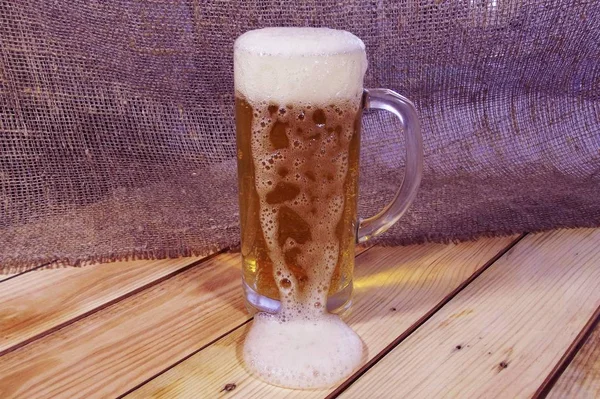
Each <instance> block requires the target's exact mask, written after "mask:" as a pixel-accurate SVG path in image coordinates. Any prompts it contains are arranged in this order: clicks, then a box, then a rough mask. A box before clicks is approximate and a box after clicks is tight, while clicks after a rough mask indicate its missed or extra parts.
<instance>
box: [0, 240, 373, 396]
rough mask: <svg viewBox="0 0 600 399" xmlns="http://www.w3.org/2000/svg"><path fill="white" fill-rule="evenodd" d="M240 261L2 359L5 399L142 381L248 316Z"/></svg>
mask: <svg viewBox="0 0 600 399" xmlns="http://www.w3.org/2000/svg"><path fill="white" fill-rule="evenodd" d="M366 249H367V248H364V247H361V248H357V251H356V252H357V254H360V253H362V252H364V251H365V250H366ZM188 262H191V260H188ZM148 263H149V261H146V262H145V263H142V264H141V265H140V266H143V265H144V264H145V265H146V266H147V265H148ZM240 264H241V261H240V259H239V254H221V255H218V256H216V257H214V258H212V259H209V260H206V262H205V263H203V264H202V265H197V266H194V267H191V268H188V269H186V270H185V271H183V272H181V273H178V274H176V275H174V276H172V277H171V278H169V279H165V280H164V281H161V282H160V283H158V284H155V285H153V286H151V287H150V288H148V289H145V290H143V291H140V292H137V293H135V294H134V295H130V296H128V297H127V298H125V299H122V300H121V301H119V302H116V303H114V304H111V305H110V306H107V307H105V308H103V309H101V310H99V311H97V312H95V313H93V314H91V315H89V316H87V317H85V318H83V319H81V320H78V321H76V322H74V323H72V324H70V325H68V326H66V327H64V328H61V329H60V330H58V331H55V332H52V333H51V334H49V335H46V336H44V337H42V338H40V339H38V340H36V341H34V342H31V343H29V344H28V345H26V346H23V347H21V348H18V349H16V350H14V351H11V352H9V353H7V354H5V355H4V356H1V357H0V398H2V399H4V398H10V397H25V398H33V397H35V398H45V397H57V396H58V397H69V398H70V397H75V396H76V397H86V398H95V397H97V398H105V397H114V396H117V395H119V394H122V393H124V392H126V391H128V390H129V389H131V388H133V387H135V386H137V385H139V384H141V383H143V382H144V381H146V380H147V379H149V378H151V377H153V376H154V375H156V374H157V373H160V372H162V371H163V370H164V369H165V368H166V367H169V366H170V365H172V364H174V363H175V362H177V361H180V360H181V359H182V358H185V357H186V356H189V355H190V354H191V353H194V351H197V350H198V349H200V348H202V347H203V346H204V345H206V344H208V343H210V342H211V341H213V340H215V339H217V338H219V337H220V336H221V335H223V334H225V333H227V332H229V331H230V330H231V329H234V328H236V327H239V326H240V325H242V324H243V323H245V322H247V321H248V320H249V319H250V316H249V315H248V313H247V311H246V309H245V305H244V302H243V297H242V290H241V283H240V277H241V273H240ZM65 270H66V269H65ZM65 270H62V269H61V270H53V271H52V272H56V271H58V272H61V273H67V272H66V271H65ZM81 270H83V269H81ZM141 272H143V267H142V268H141V269H140V270H138V273H141ZM141 274H142V275H141V276H140V275H138V277H140V278H142V277H143V276H144V275H143V273H141ZM49 276H50V275H49ZM132 277H133V280H135V277H136V275H134V276H132ZM121 278H123V276H121ZM41 280H42V281H40V282H39V283H38V285H37V287H38V289H39V290H41V291H40V293H41V294H43V296H42V297H41V298H40V297H39V296H38V298H32V300H31V306H30V307H31V308H34V307H35V304H36V303H38V304H39V303H40V301H41V300H42V299H45V298H47V297H48V293H47V292H45V290H48V289H50V290H52V289H55V288H53V287H54V285H52V284H49V286H48V285H44V286H43V287H40V284H42V283H43V280H44V279H41ZM10 281H12V280H10ZM10 281H9V282H10ZM57 281H61V284H65V282H64V279H58V280H57ZM77 281H79V283H80V284H81V283H84V281H85V280H77ZM99 281H100V282H101V283H102V284H105V285H107V286H108V288H109V290H114V289H115V285H118V284H120V278H119V277H118V276H113V277H112V278H111V281H110V282H107V281H106V280H102V279H101V280H99ZM7 283H8V282H7ZM55 284H57V283H55ZM110 287H113V288H110ZM92 289H94V287H93V284H89V286H88V287H85V288H82V290H81V292H82V295H83V293H85V292H86V291H87V290H92ZM73 295H75V294H73ZM49 298H51V297H49ZM62 300H63V301H67V300H68V302H73V303H77V298H76V297H74V298H67V297H64V296H63V297H62ZM56 304H57V305H60V302H59V301H57V302H56ZM59 307H60V306H59ZM15 313H16V314H18V313H19V312H18V311H15ZM11 323H12V322H11Z"/></svg>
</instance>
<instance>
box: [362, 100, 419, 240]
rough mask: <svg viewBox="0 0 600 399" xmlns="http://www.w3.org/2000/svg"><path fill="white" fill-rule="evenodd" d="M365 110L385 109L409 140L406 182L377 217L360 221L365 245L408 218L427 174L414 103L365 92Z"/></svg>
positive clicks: (407, 140) (404, 181)
mask: <svg viewBox="0 0 600 399" xmlns="http://www.w3.org/2000/svg"><path fill="white" fill-rule="evenodd" d="M363 103H364V105H363V108H364V109H384V110H386V111H389V112H391V113H393V114H394V115H396V116H397V117H398V119H400V123H401V124H402V128H403V130H404V135H405V138H406V166H405V169H404V180H403V181H402V184H401V185H400V188H399V189H398V191H397V192H396V195H395V196H394V199H393V200H392V201H391V202H390V203H389V204H387V205H386V206H385V208H383V209H382V210H381V211H380V212H379V213H378V214H377V215H375V216H371V217H369V218H366V219H362V218H360V219H359V221H358V229H357V234H356V240H357V242H359V243H361V242H365V241H367V240H369V239H371V238H373V237H375V236H377V235H379V234H381V233H383V232H384V231H386V230H387V229H389V228H390V227H392V225H393V224H394V223H396V222H397V221H398V219H400V218H401V217H402V215H404V213H405V212H406V210H407V209H408V207H409V206H410V204H411V203H412V202H413V200H414V199H415V196H416V195H417V190H418V188H419V183H420V182H421V174H422V172H423V140H422V138H421V126H420V123H419V116H418V114H417V110H416V108H415V106H414V105H413V103H412V102H411V101H410V100H409V99H408V98H406V97H403V96H401V95H400V94H398V93H396V92H394V91H392V90H388V89H365V91H364V96H363Z"/></svg>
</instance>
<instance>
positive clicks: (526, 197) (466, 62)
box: [0, 0, 600, 271]
mask: <svg viewBox="0 0 600 399" xmlns="http://www.w3.org/2000/svg"><path fill="white" fill-rule="evenodd" d="M599 3H600V2H597V1H592V0H589V1H585V0H564V1H556V0H552V1H551V0H547V1H537V0H520V1H514V0H513V1H507V0H469V1H450V0H448V1H444V0H435V1H408V0H406V1H389V0H385V1H384V0H378V1H359V0H355V1H353V0H336V1H322V0H312V1H296V2H293V3H292V2H286V1H200V0H195V1H184V0H180V1H178V0H170V1H167V0H164V1H141V0H114V1H103V0H71V1H47V0H18V1H17V0H12V1H10V0H9V1H0V44H1V57H0V151H1V153H0V211H1V213H0V270H2V269H4V270H5V271H6V270H12V271H14V270H16V269H21V270H22V269H24V268H28V267H33V266H36V265H39V264H42V263H45V262H52V261H57V262H60V263H65V264H78V263H81V262H82V261H104V260H109V259H117V258H126V257H132V256H135V257H163V256H179V255H189V254H204V253H207V252H209V251H212V250H215V249H217V248H221V247H224V246H229V245H235V244H236V243H237V242H238V234H239V231H238V211H237V191H236V190H237V189H236V175H235V173H236V172H235V159H234V151H235V144H234V125H233V84H232V44H233V41H234V39H235V37H237V36H238V35H239V34H241V33H243V32H244V31H246V30H249V29H254V28H259V27H264V26H273V25H298V26H309V25H310V26H328V27H332V28H341V29H346V30H349V31H351V32H353V33H355V34H356V35H358V36H359V37H361V38H362V39H363V40H364V41H365V44H366V46H367V49H368V53H369V60H370V66H369V70H368V72H367V78H366V87H388V88H391V89H394V90H397V91H398V92H400V93H402V94H405V95H407V96H408V97H410V98H412V99H413V100H414V101H415V103H416V105H417V107H418V109H419V112H420V114H421V117H422V125H423V135H424V146H425V170H424V177H423V183H422V187H421V189H420V192H419V196H418V198H417V200H416V202H415V203H414V205H413V207H412V209H411V211H410V213H409V214H408V215H407V216H406V217H405V218H404V219H403V220H402V221H401V222H400V223H399V224H397V225H396V226H395V227H394V228H393V229H392V230H391V231H390V232H389V233H387V234H386V235H385V236H384V237H383V238H382V240H383V242H385V243H388V244H408V243H415V242H423V241H447V240H466V239H471V238H474V237H478V236H481V235H502V234H508V233H514V232H523V231H537V230H545V229H550V228H555V227H564V226H567V227H573V226H597V225H599V224H600V184H599V183H600V135H599V133H600V127H599V122H600V23H599V22H598V21H600V4H599ZM363 129H364V140H363V143H364V144H363V154H362V178H361V195H362V198H361V201H360V209H361V214H362V215H365V216H366V215H370V214H372V213H374V212H375V211H376V210H378V209H379V208H380V207H382V206H383V205H384V203H386V202H387V201H388V200H389V199H390V198H391V196H392V194H393V192H394V191H395V189H396V187H397V185H398V184H399V182H400V181H401V175H402V165H403V162H404V161H403V159H404V157H403V155H402V151H403V149H402V142H401V140H400V139H399V134H398V133H397V132H396V129H397V126H396V125H395V124H394V121H393V120H392V119H390V117H389V116H388V115H384V114H370V115H368V116H367V118H366V119H365V122H364V126H363Z"/></svg>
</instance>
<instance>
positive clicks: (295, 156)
mask: <svg viewBox="0 0 600 399" xmlns="http://www.w3.org/2000/svg"><path fill="white" fill-rule="evenodd" d="M360 110H361V109H360V101H358V100H354V101H351V100H344V101H340V100H338V101H335V102H332V103H331V104H326V105H323V104H314V103H293V104H276V103H273V102H269V103H262V104H254V105H251V103H250V102H249V101H248V100H246V99H245V98H244V97H243V96H242V95H241V94H238V96H237V97H236V115H237V131H238V136H237V145H238V176H239V188H240V190H239V192H240V204H242V206H241V209H240V213H241V229H242V256H243V265H244V266H243V273H244V281H245V283H246V284H248V285H249V286H250V287H251V288H252V289H253V290H254V291H256V292H257V293H259V294H261V295H264V296H267V297H269V298H273V299H278V300H279V299H281V295H280V292H284V291H285V292H287V291H288V290H296V294H297V295H300V296H302V295H305V294H307V293H309V292H310V291H312V290H315V289H316V290H317V291H319V290H322V291H324V292H328V293H329V295H335V294H336V293H338V292H341V291H343V290H344V288H346V287H347V286H348V285H349V284H350V282H351V279H352V270H353V261H354V246H355V234H356V218H357V216H356V201H357V190H358V187H357V182H358V178H357V177H358V160H359V145H360V117H361V111H360ZM255 164H256V165H255ZM261 220H262V222H261ZM329 275H331V277H329ZM321 305H323V306H324V305H325V302H321V301H319V304H315V306H317V307H318V306H321Z"/></svg>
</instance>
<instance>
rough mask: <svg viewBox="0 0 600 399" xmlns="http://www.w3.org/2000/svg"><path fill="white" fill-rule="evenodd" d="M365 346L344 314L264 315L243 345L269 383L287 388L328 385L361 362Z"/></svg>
mask: <svg viewBox="0 0 600 399" xmlns="http://www.w3.org/2000/svg"><path fill="white" fill-rule="evenodd" d="M362 359H363V344H362V341H361V339H360V337H359V336H358V335H356V333H355V332H354V331H352V329H351V328H350V327H348V326H347V325H346V324H345V323H344V322H343V321H342V320H340V318H339V317H338V316H336V315H332V314H322V315H321V316H320V317H317V318H314V319H305V318H296V319H292V320H287V321H281V320H280V319H279V318H278V316H277V315H269V314H265V313H259V314H258V315H257V316H256V317H255V318H254V323H253V326H252V329H251V330H250V332H249V334H248V336H247V338H246V341H245V343H244V361H245V363H246V365H247V366H248V367H249V368H250V371H252V372H253V373H254V374H256V375H257V376H259V377H260V378H261V379H263V380H264V381H266V382H268V383H270V384H273V385H279V386H283V387H287V388H301V389H315V388H328V387H331V386H333V385H334V384H336V383H337V382H339V381H340V380H342V379H343V378H345V377H347V376H348V375H349V374H350V373H352V371H354V370H355V369H356V368H358V366H360V364H361V362H362Z"/></svg>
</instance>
